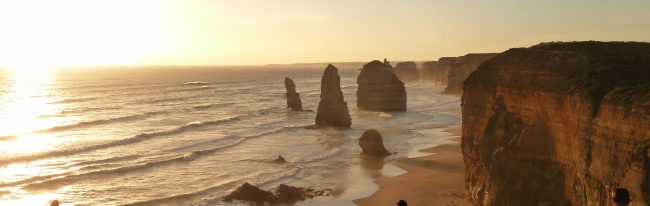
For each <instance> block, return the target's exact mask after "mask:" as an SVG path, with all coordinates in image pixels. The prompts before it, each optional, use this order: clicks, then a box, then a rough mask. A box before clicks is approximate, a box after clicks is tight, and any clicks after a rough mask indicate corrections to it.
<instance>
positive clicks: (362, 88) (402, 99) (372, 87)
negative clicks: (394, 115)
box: [357, 60, 406, 111]
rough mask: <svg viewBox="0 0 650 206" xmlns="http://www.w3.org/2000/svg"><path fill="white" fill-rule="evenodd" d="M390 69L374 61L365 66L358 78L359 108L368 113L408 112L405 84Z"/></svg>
mask: <svg viewBox="0 0 650 206" xmlns="http://www.w3.org/2000/svg"><path fill="white" fill-rule="evenodd" d="M389 69H390V67H389V66H388V65H386V64H384V63H381V62H380V61H377V60H374V61H371V62H370V63H367V64H365V65H363V68H362V69H361V73H360V74H359V76H358V77H357V84H359V91H357V107H359V109H363V110H368V111H406V89H405V88H404V82H402V81H400V80H399V78H398V77H397V76H396V75H395V74H393V73H392V72H390V71H389Z"/></svg>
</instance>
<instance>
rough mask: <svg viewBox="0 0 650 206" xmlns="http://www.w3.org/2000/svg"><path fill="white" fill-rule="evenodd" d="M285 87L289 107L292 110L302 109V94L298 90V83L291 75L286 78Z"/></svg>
mask: <svg viewBox="0 0 650 206" xmlns="http://www.w3.org/2000/svg"><path fill="white" fill-rule="evenodd" d="M284 87H285V88H286V89H287V108H291V109H292V110H296V111H301V110H302V101H300V94H298V92H296V84H295V83H293V80H292V79H290V78H289V77H285V78H284Z"/></svg>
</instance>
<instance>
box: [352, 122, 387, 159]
mask: <svg viewBox="0 0 650 206" xmlns="http://www.w3.org/2000/svg"><path fill="white" fill-rule="evenodd" d="M359 147H361V150H362V151H363V152H361V153H362V154H367V155H373V156H389V155H390V152H388V150H386V147H384V139H383V138H382V137H381V134H380V133H379V132H377V130H374V129H371V130H367V131H365V132H363V134H362V135H361V138H359Z"/></svg>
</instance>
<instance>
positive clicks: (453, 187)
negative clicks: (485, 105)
mask: <svg viewBox="0 0 650 206" xmlns="http://www.w3.org/2000/svg"><path fill="white" fill-rule="evenodd" d="M445 132H448V133H451V134H450V135H451V136H453V138H452V139H450V140H451V141H454V142H455V143H451V144H443V145H439V146H436V147H432V148H428V149H424V150H421V151H422V152H429V153H435V154H432V155H428V156H423V157H417V158H408V159H402V160H398V161H397V162H395V165H397V166H398V167H400V168H402V169H404V170H406V171H407V173H405V174H402V175H398V176H394V177H383V178H379V179H377V184H378V185H379V190H378V191H377V192H375V193H374V194H372V195H371V196H369V197H366V198H362V199H357V200H354V203H356V204H358V205H361V206H383V205H387V206H388V205H390V206H393V205H395V203H397V201H399V200H400V199H403V200H406V202H407V203H408V204H409V205H471V204H470V203H469V202H468V201H467V192H466V191H465V166H464V164H463V154H462V153H461V149H460V135H461V129H460V128H459V126H455V127H452V128H448V129H446V130H445Z"/></svg>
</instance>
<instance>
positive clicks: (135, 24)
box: [0, 0, 650, 67]
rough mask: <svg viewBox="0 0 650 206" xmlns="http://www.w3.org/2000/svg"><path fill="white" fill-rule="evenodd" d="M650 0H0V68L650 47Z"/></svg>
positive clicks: (426, 57) (419, 57)
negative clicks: (556, 45)
mask: <svg viewBox="0 0 650 206" xmlns="http://www.w3.org/2000/svg"><path fill="white" fill-rule="evenodd" d="M647 11H650V1H648V0H629V1H601V0H595V1H582V0H576V1H559V0H551V1H515V0H495V1H430V0H417V1H416V0H412V1H389V0H372V1H371V0H363V1H361V0H360V1H289V0H278V1H241V0H238V1H229V0H214V1H209V0H192V1H184V0H176V1H164V0H129V1H123V0H112V1H94V0H58V1H57V0H52V1H48V0H41V1H30V0H15V1H11V0H0V65H5V66H22V67H39V66H40V67H43V66H53V65H54V66H57V65H116V64H118V65H124V64H144V65H151V64H156V65H159V64H163V65H164V64H174V65H195V64H200V65H206V64H210V65H257V64H267V63H293V62H328V61H368V60H372V59H381V58H384V57H387V58H389V59H393V60H435V59H437V58H439V57H441V56H458V55H463V54H466V53H470V52H500V51H504V50H505V49H508V48H511V47H525V46H530V45H533V44H537V43H539V42H545V41H574V40H601V41H613V40H620V41H650V12H647Z"/></svg>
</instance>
